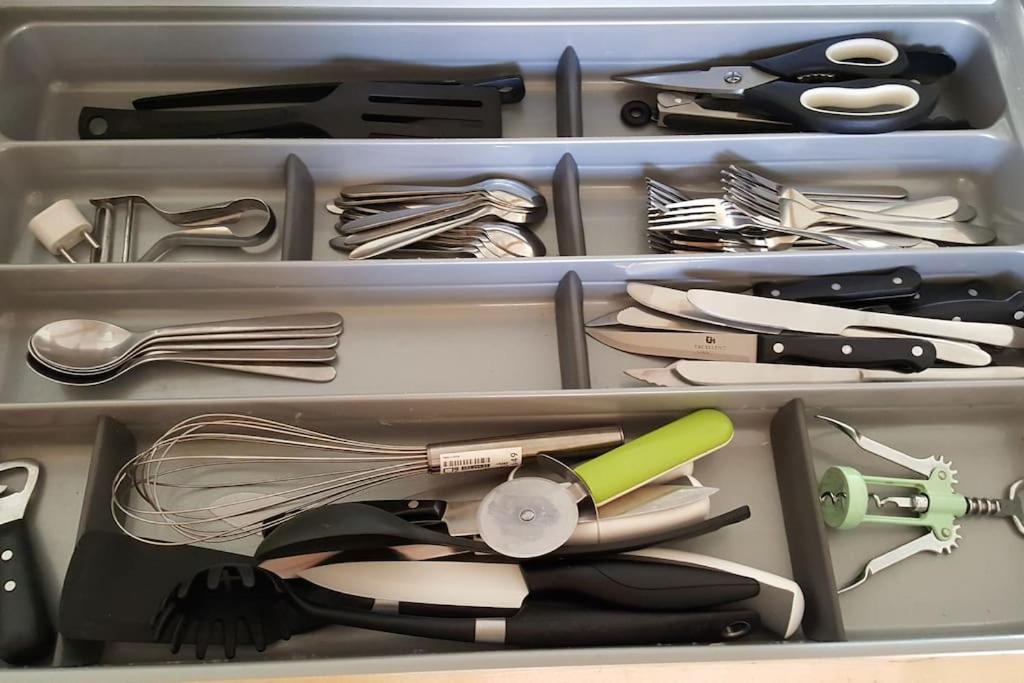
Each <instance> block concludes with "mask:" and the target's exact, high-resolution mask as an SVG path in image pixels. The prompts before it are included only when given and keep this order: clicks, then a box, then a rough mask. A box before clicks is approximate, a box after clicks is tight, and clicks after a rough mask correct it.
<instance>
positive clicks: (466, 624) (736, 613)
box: [289, 591, 761, 647]
mask: <svg viewBox="0 0 1024 683" xmlns="http://www.w3.org/2000/svg"><path fill="white" fill-rule="evenodd" d="M289 592H290V593H291V598H292V600H293V602H294V603H295V605H296V606H297V607H298V608H299V609H300V610H301V611H302V612H303V613H304V614H305V615H306V616H308V617H312V618H315V619H321V620H323V621H325V622H328V623H334V624H341V625H345V626H353V627H355V628H365V629H370V630H374V631H384V632H387V633H399V634H403V635H410V636H419V637H423V638H441V639H444V640H455V641H462V642H468V643H494V644H507V645H517V646H523V647H586V646H600V645H608V646H611V645H654V644H658V643H713V642H723V641H727V640H736V639H738V638H742V637H743V636H745V635H747V634H748V633H750V632H751V631H753V630H755V629H757V628H758V627H759V626H760V623H761V621H760V617H759V616H758V614H757V612H754V611H752V610H743V609H733V610H722V611H713V612H631V611H625V610H619V609H615V610H603V609H600V608H595V607H580V606H577V605H573V606H571V607H566V606H565V605H559V604H555V603H538V604H534V605H528V606H526V607H524V608H523V609H521V610H519V612H517V613H516V614H515V615H513V616H511V617H496V618H482V619H472V618H460V617H424V616H411V615H402V614H382V613H379V612H365V611H362V610H358V609H337V608H329V607H321V606H319V605H316V604H313V603H310V602H308V601H307V600H305V599H303V598H301V597H299V596H297V595H296V594H295V593H294V592H292V591H289Z"/></svg>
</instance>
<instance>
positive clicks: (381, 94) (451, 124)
mask: <svg viewBox="0 0 1024 683" xmlns="http://www.w3.org/2000/svg"><path fill="white" fill-rule="evenodd" d="M78 134H79V137H81V138H82V139H83V140H110V139H152V138H216V137H249V138H252V137H328V138H394V137H410V138H498V137H501V95H500V93H499V92H498V89H497V88H492V87H486V86H473V85H429V84H421V83H380V82H352V83H342V84H340V85H338V86H337V87H336V88H334V89H333V90H332V91H331V92H330V93H329V94H327V95H326V96H325V97H322V98H321V99H319V100H316V101H314V102H309V103H306V104H298V105H292V106H287V107H267V108H259V109H233V110H203V111H179V110H166V109H159V110H141V111H140V110H135V109H105V108H101V107H82V111H81V113H80V114H79V117H78Z"/></svg>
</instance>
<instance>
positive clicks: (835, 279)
mask: <svg viewBox="0 0 1024 683" xmlns="http://www.w3.org/2000/svg"><path fill="white" fill-rule="evenodd" d="M920 286H921V275H920V274H919V273H918V272H917V271H916V270H914V269H913V268H896V269H894V270H886V271H879V272H869V273H842V274H839V275H821V276H815V277H808V278H804V279H802V280H795V281H792V282H758V283H756V284H754V286H753V287H751V289H750V293H751V294H753V295H754V296H763V297H766V298H769V299H786V300H787V301H806V302H808V303H817V304H833V305H835V304H866V303H869V302H870V303H875V302H889V301H893V300H904V299H907V300H909V299H911V298H912V297H913V296H914V294H915V293H916V292H917V291H918V288H919V287H920Z"/></svg>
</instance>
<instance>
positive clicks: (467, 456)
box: [441, 446, 523, 474]
mask: <svg viewBox="0 0 1024 683" xmlns="http://www.w3.org/2000/svg"><path fill="white" fill-rule="evenodd" d="M521 464H523V448H522V446H516V447H515V448H484V449H480V450H478V451H463V452H461V453H442V454H441V474H454V473H456V472H472V471H474V470H490V469H495V468H501V467H518V466H519V465H521Z"/></svg>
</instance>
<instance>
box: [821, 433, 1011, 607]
mask: <svg viewBox="0 0 1024 683" xmlns="http://www.w3.org/2000/svg"><path fill="white" fill-rule="evenodd" d="M818 419H820V420H823V421H825V422H828V423H829V424H831V425H833V426H835V427H836V428H837V429H839V430H840V431H841V432H843V433H844V434H846V435H847V436H849V437H850V439H852V440H853V442H854V443H856V444H857V445H858V446H860V447H861V448H862V449H864V450H865V451H867V452H868V453H872V454H873V455H877V456H878V457H880V458H883V459H885V460H888V461H889V462H892V463H895V464H897V465H900V466H901V467H905V468H907V469H909V470H911V471H913V472H916V473H918V474H920V475H922V476H923V477H925V478H924V479H903V478H899V477H874V476H866V475H863V474H861V473H860V472H858V471H857V470H856V469H854V468H852V467H845V466H837V467H830V468H828V469H827V470H826V471H825V474H824V475H823V476H822V478H821V482H820V483H819V484H818V496H819V500H820V501H821V507H822V516H823V517H824V520H825V524H827V525H828V526H829V527H832V528H833V529H840V530H847V529H854V528H856V527H858V526H860V525H861V524H863V523H865V522H867V523H872V524H895V525H903V526H916V527H922V528H924V529H927V533H925V534H923V535H922V536H919V537H918V538H916V539H914V540H913V541H910V542H909V543H905V544H903V545H901V546H899V547H898V548H894V549H893V550H890V551H889V552H887V553H884V554H882V555H879V556H878V557H876V558H874V559H873V560H871V561H870V562H868V563H867V564H866V565H865V566H864V569H863V571H862V572H861V574H860V576H859V577H857V579H856V580H854V581H853V582H852V583H850V584H849V585H847V586H846V587H845V588H842V589H840V591H839V592H840V593H845V592H846V591H849V590H852V589H854V588H856V587H857V586H860V585H861V584H863V583H864V582H865V581H867V580H868V579H869V578H871V577H872V576H874V575H875V574H877V573H878V572H880V571H882V570H883V569H888V568H889V567H891V566H893V565H894V564H896V563H898V562H901V561H903V560H905V559H907V558H908V557H911V556H913V555H916V554H918V553H923V552H928V553H934V554H936V555H942V554H944V553H951V552H953V551H954V550H956V548H957V544H958V541H959V540H960V525H959V524H957V523H956V521H957V520H958V519H959V518H961V517H1005V518H1008V519H1010V520H1011V521H1012V522H1013V524H1014V526H1015V527H1016V528H1017V531H1019V532H1020V533H1021V534H1024V479H1021V480H1018V481H1016V482H1014V483H1013V485H1011V486H1010V490H1009V493H1008V494H1007V497H1006V498H973V497H968V496H962V495H960V494H958V493H956V492H955V491H954V489H953V487H954V485H955V484H956V483H957V479H956V474H957V473H956V470H955V469H953V464H952V463H951V462H949V461H948V460H945V459H943V458H939V457H935V456H931V457H928V458H915V457H912V456H909V455H907V454H906V453H901V452H900V451H897V450H896V449H894V448H891V447H889V446H886V445H885V444H883V443H879V442H878V441H875V440H874V439H871V438H869V437H867V436H864V435H863V434H861V433H860V432H859V431H857V429H855V428H854V427H852V426H851V425H848V424H846V423H845V422H841V421H839V420H836V419H835V418H831V417H828V416H826V415H818ZM869 487H883V488H889V489H903V490H905V491H907V492H908V493H909V495H887V496H883V495H880V494H879V493H875V492H872V491H869ZM872 506H873V508H874V509H876V510H877V511H878V512H879V513H884V512H886V511H888V510H892V511H894V512H899V513H900V514H873V513H869V509H871V508H872Z"/></svg>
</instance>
